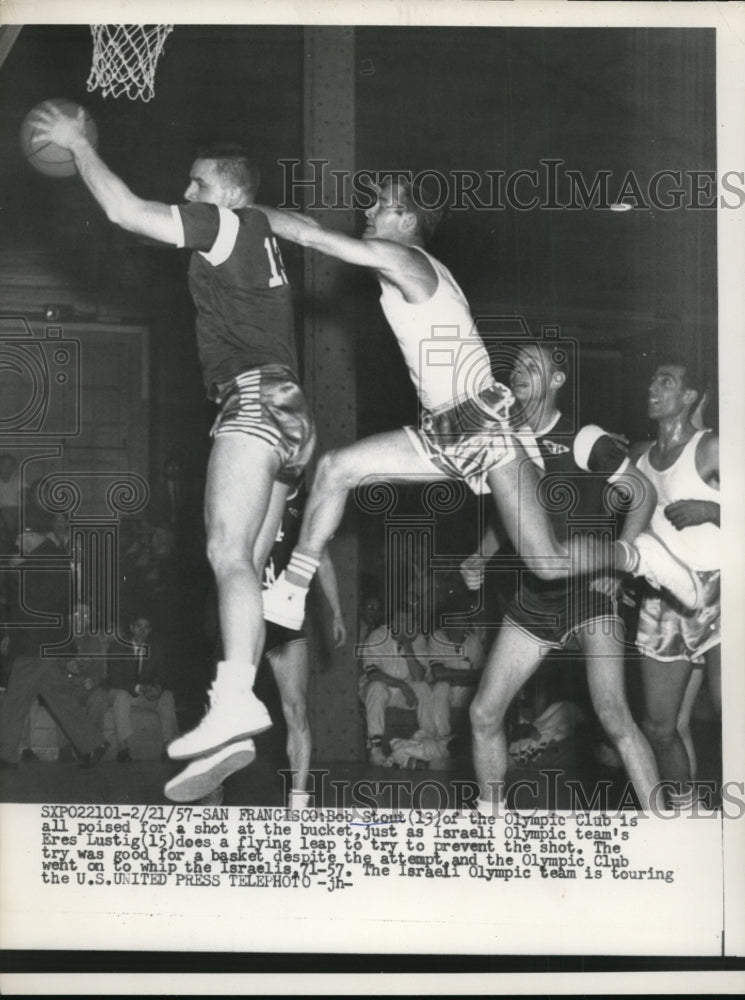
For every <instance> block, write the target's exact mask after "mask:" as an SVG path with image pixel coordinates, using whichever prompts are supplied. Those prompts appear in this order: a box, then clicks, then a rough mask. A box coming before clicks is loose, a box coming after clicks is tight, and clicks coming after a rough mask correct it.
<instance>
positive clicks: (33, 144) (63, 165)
mask: <svg viewBox="0 0 745 1000" xmlns="http://www.w3.org/2000/svg"><path fill="white" fill-rule="evenodd" d="M45 104H53V105H54V106H55V107H56V108H57V110H58V111H61V112H62V114H64V115H67V116H68V117H70V118H75V116H76V115H77V113H78V111H79V110H80V105H79V104H76V103H75V101H68V100H67V98H65V97H57V98H53V99H52V100H49V101H44V103H43V104H37V105H36V107H35V108H32V109H31V111H29V113H28V114H27V115H26V117H25V118H24V119H23V124H22V125H21V149H22V150H23V155H24V156H25V157H26V159H27V160H28V162H29V163H30V164H31V166H32V167H33V168H34V169H35V170H38V171H39V172H40V173H42V174H46V175H47V177H72V175H73V174H75V173H77V168H76V166H75V160H74V158H73V155H72V153H71V152H70V150H69V149H64V148H63V147H62V146H58V145H57V144H56V143H54V142H48V141H47V140H45V139H42V138H41V137H40V136H39V135H38V133H37V128H36V119H37V117H38V114H39V112H40V111H41V110H42V109H43V108H44V105H45ZM85 133H86V135H87V136H88V139H89V140H90V142H91V143H92V144H93V145H94V146H95V145H96V142H97V140H98V129H97V128H96V123H95V122H94V121H93V119H92V118H91V116H90V115H89V114H88V112H87V111H86V112H85Z"/></svg>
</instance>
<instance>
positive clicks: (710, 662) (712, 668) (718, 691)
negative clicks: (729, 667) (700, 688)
mask: <svg viewBox="0 0 745 1000" xmlns="http://www.w3.org/2000/svg"><path fill="white" fill-rule="evenodd" d="M704 659H705V660H706V677H707V683H708V685H709V696H710V698H711V703H712V705H713V706H714V708H715V709H716V710H717V712H719V715H720V716H721V714H722V647H721V646H715V647H714V648H713V649H710V650H709V651H708V652H707V653H704Z"/></svg>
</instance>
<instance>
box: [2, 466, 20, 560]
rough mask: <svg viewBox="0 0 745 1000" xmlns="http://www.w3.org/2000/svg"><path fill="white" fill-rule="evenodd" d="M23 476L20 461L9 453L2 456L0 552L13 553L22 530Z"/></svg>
mask: <svg viewBox="0 0 745 1000" xmlns="http://www.w3.org/2000/svg"><path fill="white" fill-rule="evenodd" d="M21 501H22V495H21V476H20V473H19V471H18V460H17V459H16V457H15V456H14V455H11V454H10V453H9V452H4V453H3V454H2V455H0V552H5V553H12V552H13V551H14V546H15V539H16V536H17V535H18V531H19V529H20V524H21V521H20V516H21Z"/></svg>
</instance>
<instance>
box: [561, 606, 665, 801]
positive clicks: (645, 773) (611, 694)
mask: <svg viewBox="0 0 745 1000" xmlns="http://www.w3.org/2000/svg"><path fill="white" fill-rule="evenodd" d="M602 629H603V626H601V625H599V624H597V623H596V624H594V625H588V626H587V627H586V628H584V629H583V630H582V631H581V632H580V633H579V642H580V646H581V647H582V652H583V653H584V654H585V657H586V659H587V682H588V685H589V688H590V697H591V698H592V705H593V708H594V709H595V712H596V713H597V716H598V718H599V719H600V722H601V724H602V726H603V729H604V730H605V732H606V733H607V734H608V736H609V738H610V740H611V742H612V743H613V746H614V747H615V748H616V750H617V751H618V753H619V755H620V757H621V760H622V761H623V763H624V766H625V768H626V773H627V774H628V776H629V778H631V780H632V782H633V783H634V788H635V790H636V793H637V795H638V796H639V800H640V802H641V804H642V807H643V808H646V807H647V806H648V804H649V802H650V796H651V793H652V789H653V788H654V786H655V785H656V784H657V782H658V781H659V773H658V771H657V764H656V763H655V759H654V754H653V753H652V749H651V747H650V746H649V743H648V742H647V740H646V738H645V736H644V734H643V733H642V731H641V730H640V729H639V727H638V726H637V725H636V723H635V722H634V720H633V718H632V716H631V711H630V710H629V705H628V701H627V700H626V690H625V684H624V651H623V646H622V645H621V643H620V642H619V640H618V639H617V638H616V636H615V635H612V634H609V633H608V632H603V630H602Z"/></svg>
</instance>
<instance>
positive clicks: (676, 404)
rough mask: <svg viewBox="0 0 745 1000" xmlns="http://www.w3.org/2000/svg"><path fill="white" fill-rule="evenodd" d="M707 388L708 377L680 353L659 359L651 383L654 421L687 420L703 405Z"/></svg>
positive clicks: (650, 404) (650, 393)
mask: <svg viewBox="0 0 745 1000" xmlns="http://www.w3.org/2000/svg"><path fill="white" fill-rule="evenodd" d="M706 389H707V380H706V376H705V375H703V374H701V373H700V372H699V371H698V368H697V367H696V366H694V365H693V364H692V363H691V362H690V361H689V360H688V359H687V358H685V357H684V356H683V355H678V354H669V355H665V356H664V357H662V358H659V359H658V362H657V367H656V369H655V372H654V375H653V376H652V380H651V381H650V383H649V396H648V407H647V410H648V413H649V416H650V417H651V418H652V420H664V419H666V418H668V417H680V416H682V417H684V418H686V417H688V416H690V414H691V413H693V411H694V410H695V409H696V407H697V406H698V404H699V403H700V402H701V399H702V398H703V396H704V394H705V392H706Z"/></svg>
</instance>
